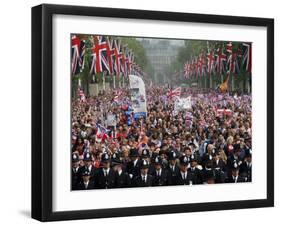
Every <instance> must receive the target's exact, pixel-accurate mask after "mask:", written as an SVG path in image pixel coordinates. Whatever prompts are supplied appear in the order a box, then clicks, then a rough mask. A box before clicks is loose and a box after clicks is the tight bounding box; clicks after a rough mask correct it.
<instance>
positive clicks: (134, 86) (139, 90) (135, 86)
mask: <svg viewBox="0 0 281 226" xmlns="http://www.w3.org/2000/svg"><path fill="white" fill-rule="evenodd" d="M129 81H130V96H131V101H132V108H133V109H134V115H135V118H139V117H141V116H143V117H146V114H147V108H146V94H145V85H144V82H143V80H142V78H140V77H139V76H136V75H129Z"/></svg>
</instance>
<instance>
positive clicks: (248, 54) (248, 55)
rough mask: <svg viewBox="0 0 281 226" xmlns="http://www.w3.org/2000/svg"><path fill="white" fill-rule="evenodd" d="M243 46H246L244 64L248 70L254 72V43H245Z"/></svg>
mask: <svg viewBox="0 0 281 226" xmlns="http://www.w3.org/2000/svg"><path fill="white" fill-rule="evenodd" d="M243 46H244V47H245V48H246V49H245V52H244V55H243V60H242V64H243V65H245V68H246V71H249V72H252V44H251V43H243Z"/></svg>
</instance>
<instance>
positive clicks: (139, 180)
mask: <svg viewBox="0 0 281 226" xmlns="http://www.w3.org/2000/svg"><path fill="white" fill-rule="evenodd" d="M148 168H149V163H148V161H147V160H145V159H143V160H141V164H140V175H138V176H136V177H135V178H134V182H133V184H134V186H137V187H150V186H152V185H153V176H151V175H150V174H148Z"/></svg>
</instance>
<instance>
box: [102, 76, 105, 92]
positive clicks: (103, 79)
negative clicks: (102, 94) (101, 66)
mask: <svg viewBox="0 0 281 226" xmlns="http://www.w3.org/2000/svg"><path fill="white" fill-rule="evenodd" d="M102 87H103V91H104V90H105V76H104V72H102Z"/></svg>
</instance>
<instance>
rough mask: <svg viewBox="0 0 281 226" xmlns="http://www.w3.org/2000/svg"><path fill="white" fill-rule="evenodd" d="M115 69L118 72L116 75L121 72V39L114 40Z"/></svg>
mask: <svg viewBox="0 0 281 226" xmlns="http://www.w3.org/2000/svg"><path fill="white" fill-rule="evenodd" d="M113 43H114V56H115V57H114V59H115V62H114V70H115V72H116V75H117V76H119V75H120V72H121V68H120V59H121V58H122V52H121V41H120V40H116V39H115V40H114V41H113Z"/></svg>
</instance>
